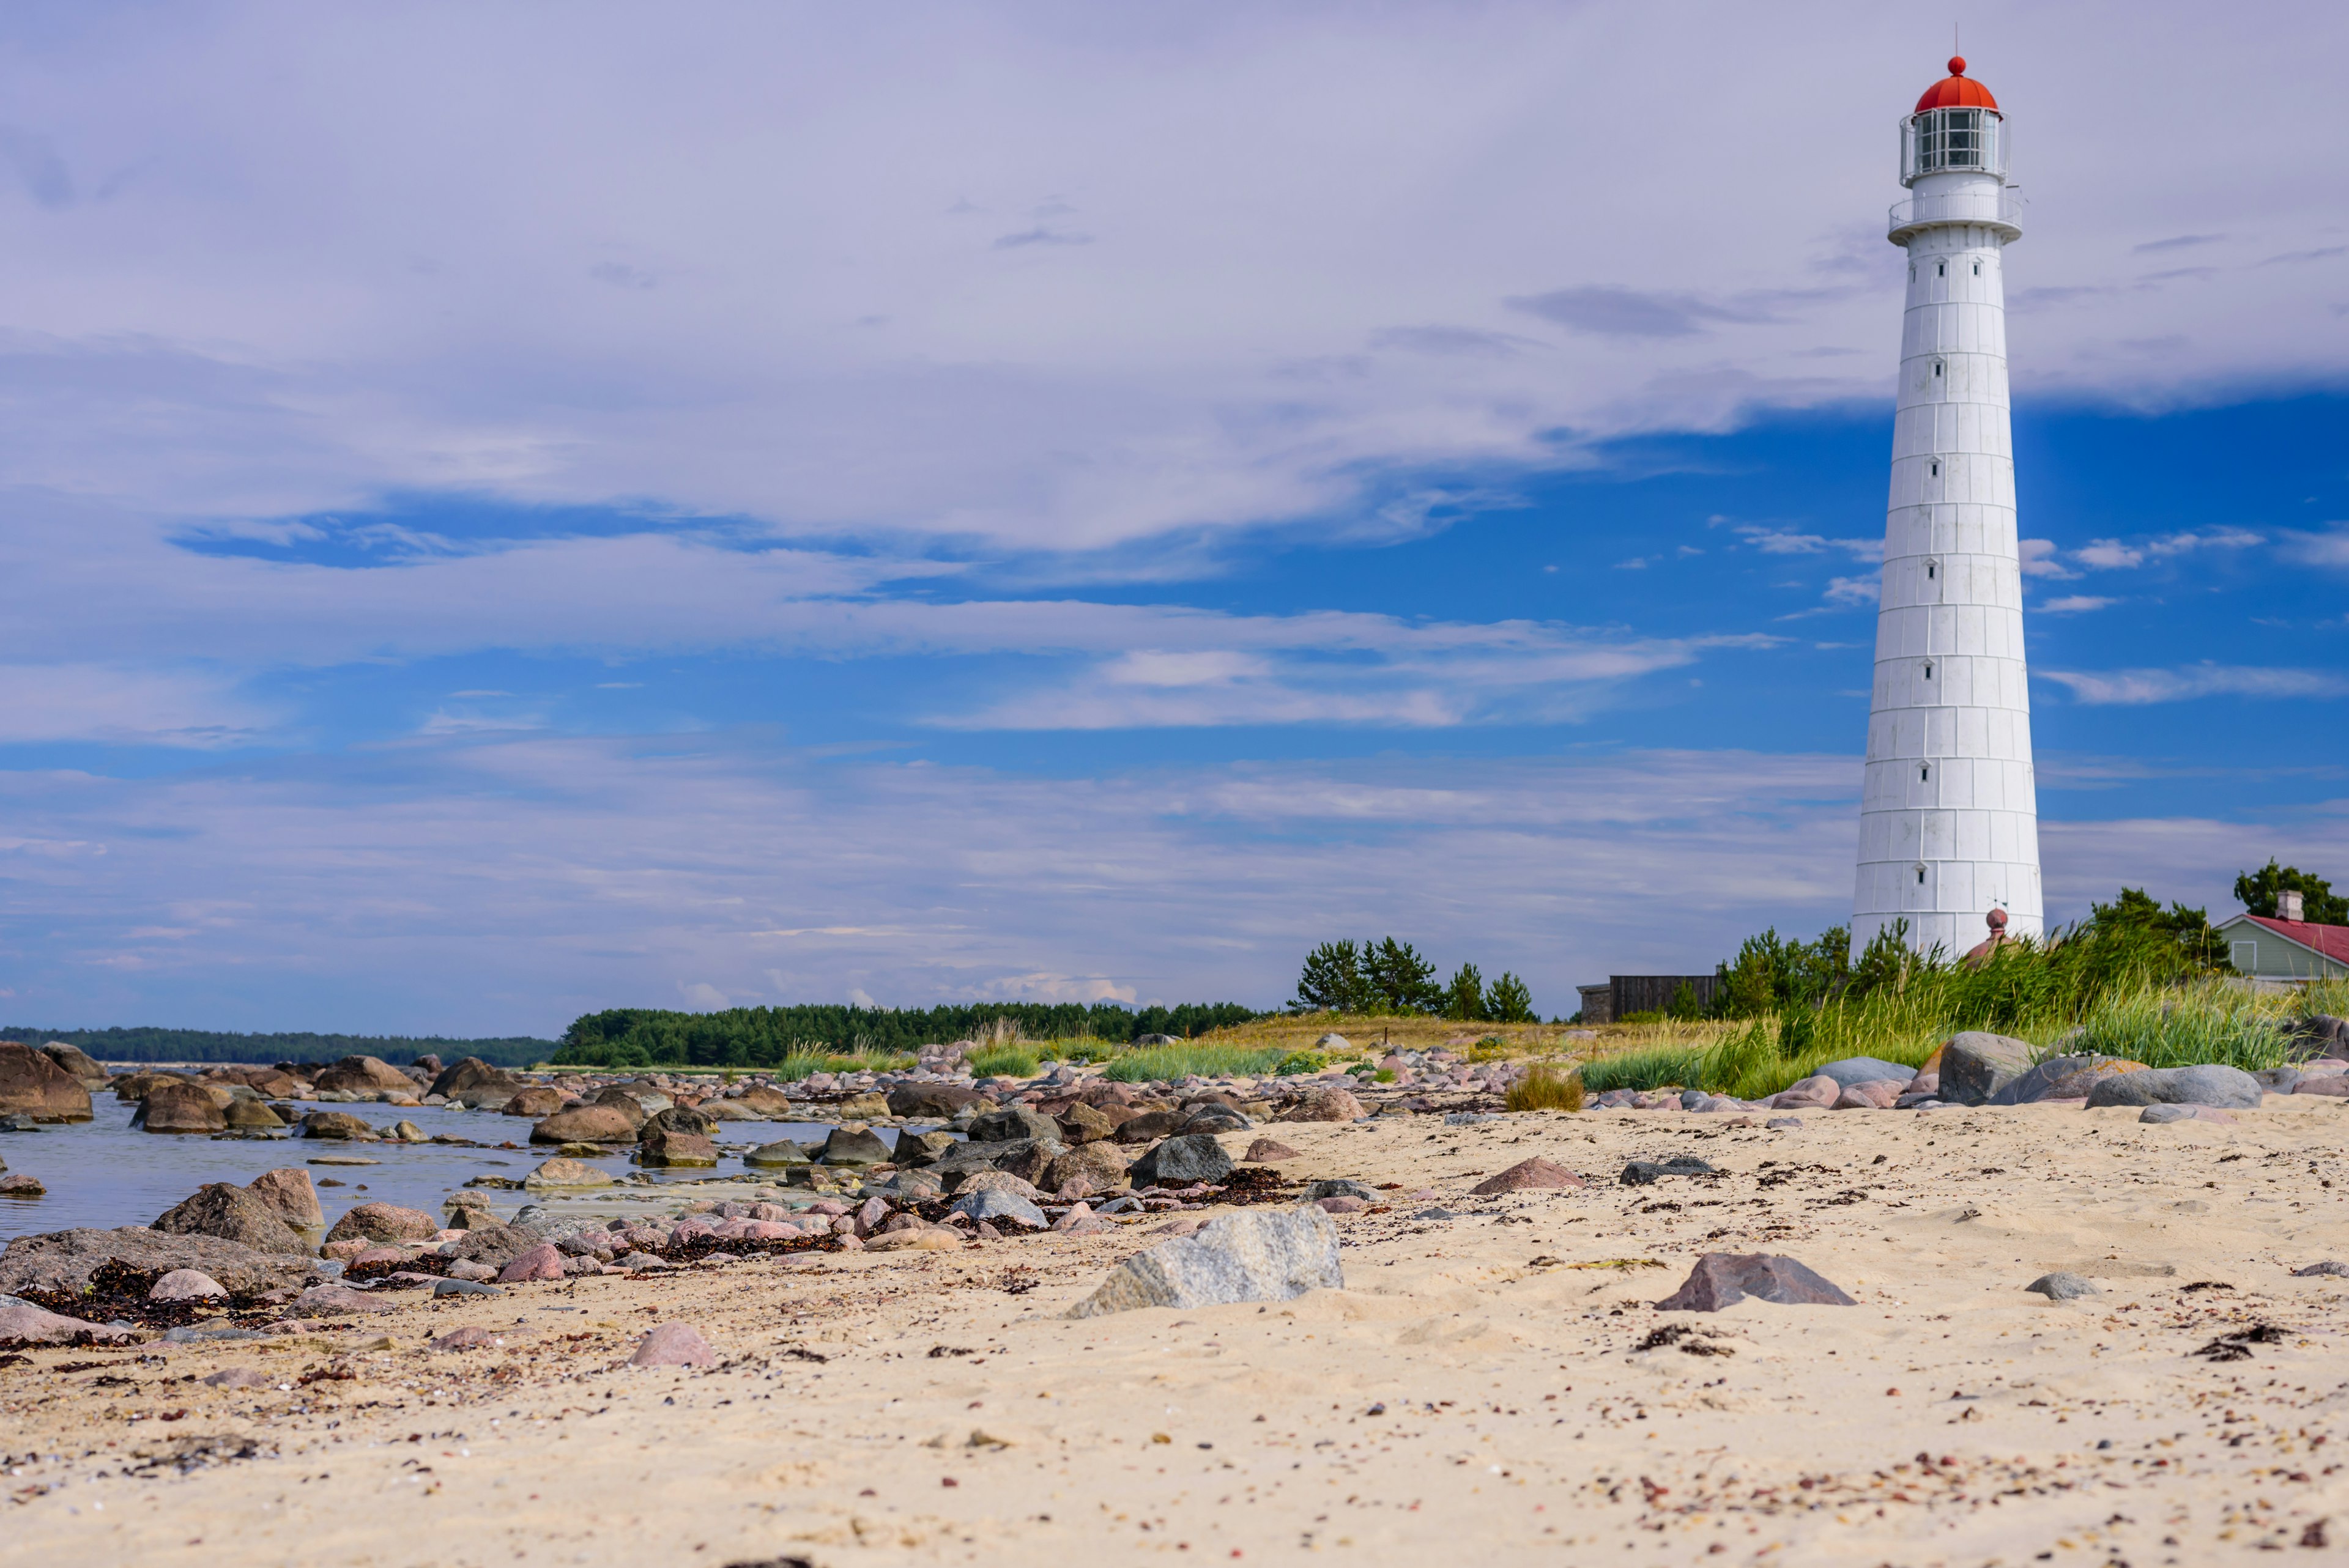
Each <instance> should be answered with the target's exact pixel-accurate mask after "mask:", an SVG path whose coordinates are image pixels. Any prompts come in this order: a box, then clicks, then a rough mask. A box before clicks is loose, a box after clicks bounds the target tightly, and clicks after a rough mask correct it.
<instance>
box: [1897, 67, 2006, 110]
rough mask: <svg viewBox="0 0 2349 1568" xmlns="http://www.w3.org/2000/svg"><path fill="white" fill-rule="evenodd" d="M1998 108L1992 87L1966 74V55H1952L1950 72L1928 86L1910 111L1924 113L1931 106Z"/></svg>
mask: <svg viewBox="0 0 2349 1568" xmlns="http://www.w3.org/2000/svg"><path fill="white" fill-rule="evenodd" d="M1929 108H1987V109H1995V108H1998V99H1996V98H1992V97H1991V96H1990V89H1989V88H1986V87H1984V86H1982V83H1980V82H1978V81H1976V80H1974V79H1973V77H1970V76H1968V75H1966V57H1964V56H1963V55H1951V57H1950V74H1949V75H1948V76H1946V77H1942V78H1941V79H1940V81H1938V82H1935V83H1934V84H1933V85H1932V86H1931V87H1930V88H1926V89H1925V96H1924V97H1923V98H1919V99H1918V100H1917V107H1916V108H1915V109H1913V110H1911V111H1910V112H1911V113H1915V114H1923V113H1924V112H1925V111H1926V110H1927V109H1929Z"/></svg>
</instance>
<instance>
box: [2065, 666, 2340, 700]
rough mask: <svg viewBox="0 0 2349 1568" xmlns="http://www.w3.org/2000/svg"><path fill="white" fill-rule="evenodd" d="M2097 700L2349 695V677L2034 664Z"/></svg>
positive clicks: (2083, 696) (2255, 670)
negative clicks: (2046, 667)
mask: <svg viewBox="0 0 2349 1568" xmlns="http://www.w3.org/2000/svg"><path fill="white" fill-rule="evenodd" d="M2032 673H2033V674H2034V675H2037V676H2042V677H2044V678H2045V679H2047V680H2051V681H2054V682H2055V683H2056V684H2057V685H2059V686H2064V688H2065V689H2067V690H2069V691H2070V692H2071V694H2072V696H2074V697H2075V699H2076V700H2078V701H2080V702H2083V703H2086V704H2090V705H2092V706H2097V707H2105V706H2121V707H2141V706H2143V705H2146V704H2148V703H2160V702H2189V701H2192V700H2193V699H2194V698H2196V697H2205V696H2249V697H2334V696H2344V695H2349V677H2344V676H2338V675H2334V674H2333V673H2331V672H2329V671H2324V670H2294V669H2261V668H2253V667H2245V666H2241V665H2218V664H2199V665H2187V666H2185V667H2184V668H2181V669H2174V670H2158V669H2154V670H2110V671H2105V672H2101V673H2091V672H2087V671H2082V670H2034V671H2033V672H2032Z"/></svg>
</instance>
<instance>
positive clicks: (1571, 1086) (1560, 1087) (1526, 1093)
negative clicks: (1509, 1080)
mask: <svg viewBox="0 0 2349 1568" xmlns="http://www.w3.org/2000/svg"><path fill="white" fill-rule="evenodd" d="M1507 1105H1508V1108H1509V1109H1511V1110H1580V1109H1582V1079H1581V1078H1580V1077H1578V1075H1576V1074H1574V1073H1568V1072H1560V1071H1558V1070H1557V1068H1554V1067H1551V1066H1550V1065H1549V1064H1548V1063H1547V1062H1542V1063H1538V1064H1537V1065H1536V1066H1535V1067H1533V1068H1530V1069H1528V1070H1527V1072H1526V1076H1525V1077H1523V1078H1519V1079H1518V1080H1517V1081H1516V1082H1515V1083H1513V1084H1511V1085H1510V1086H1509V1094H1508V1099H1507Z"/></svg>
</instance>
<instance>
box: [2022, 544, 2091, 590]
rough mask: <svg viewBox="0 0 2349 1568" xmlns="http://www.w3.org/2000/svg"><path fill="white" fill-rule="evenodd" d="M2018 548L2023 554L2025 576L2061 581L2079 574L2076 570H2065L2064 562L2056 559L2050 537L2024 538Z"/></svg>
mask: <svg viewBox="0 0 2349 1568" xmlns="http://www.w3.org/2000/svg"><path fill="white" fill-rule="evenodd" d="M2020 549H2021V553H2022V556H2023V575H2024V576H2025V577H2047V578H2053V579H2055V580H2057V581H2061V580H2062V579H2064V578H2067V577H2076V576H2078V575H2079V573H2076V572H2071V571H2067V570H2065V568H2064V563H2063V562H2061V561H2059V560H2057V559H2056V556H2057V553H2058V552H2057V549H2056V544H2055V542H2054V540H2052V539H2026V540H2024V541H2023V542H2022V544H2021V546H2020Z"/></svg>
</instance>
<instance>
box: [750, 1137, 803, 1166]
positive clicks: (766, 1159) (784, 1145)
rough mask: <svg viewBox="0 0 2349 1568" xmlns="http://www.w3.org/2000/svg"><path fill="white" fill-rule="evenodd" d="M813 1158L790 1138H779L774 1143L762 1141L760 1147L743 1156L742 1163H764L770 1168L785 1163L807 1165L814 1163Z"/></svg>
mask: <svg viewBox="0 0 2349 1568" xmlns="http://www.w3.org/2000/svg"><path fill="white" fill-rule="evenodd" d="M812 1160H813V1156H812V1155H810V1154H809V1153H808V1151H807V1150H805V1149H802V1147H800V1145H798V1144H796V1143H793V1142H792V1140H790V1139H788V1138H779V1139H777V1140H775V1141H774V1142H772V1143H761V1145H759V1147H758V1148H756V1149H753V1150H750V1152H749V1153H748V1154H745V1155H743V1156H742V1163H743V1164H745V1165H763V1166H767V1167H769V1168H770V1169H776V1168H780V1167H781V1166H785V1165H806V1164H810V1163H812Z"/></svg>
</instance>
